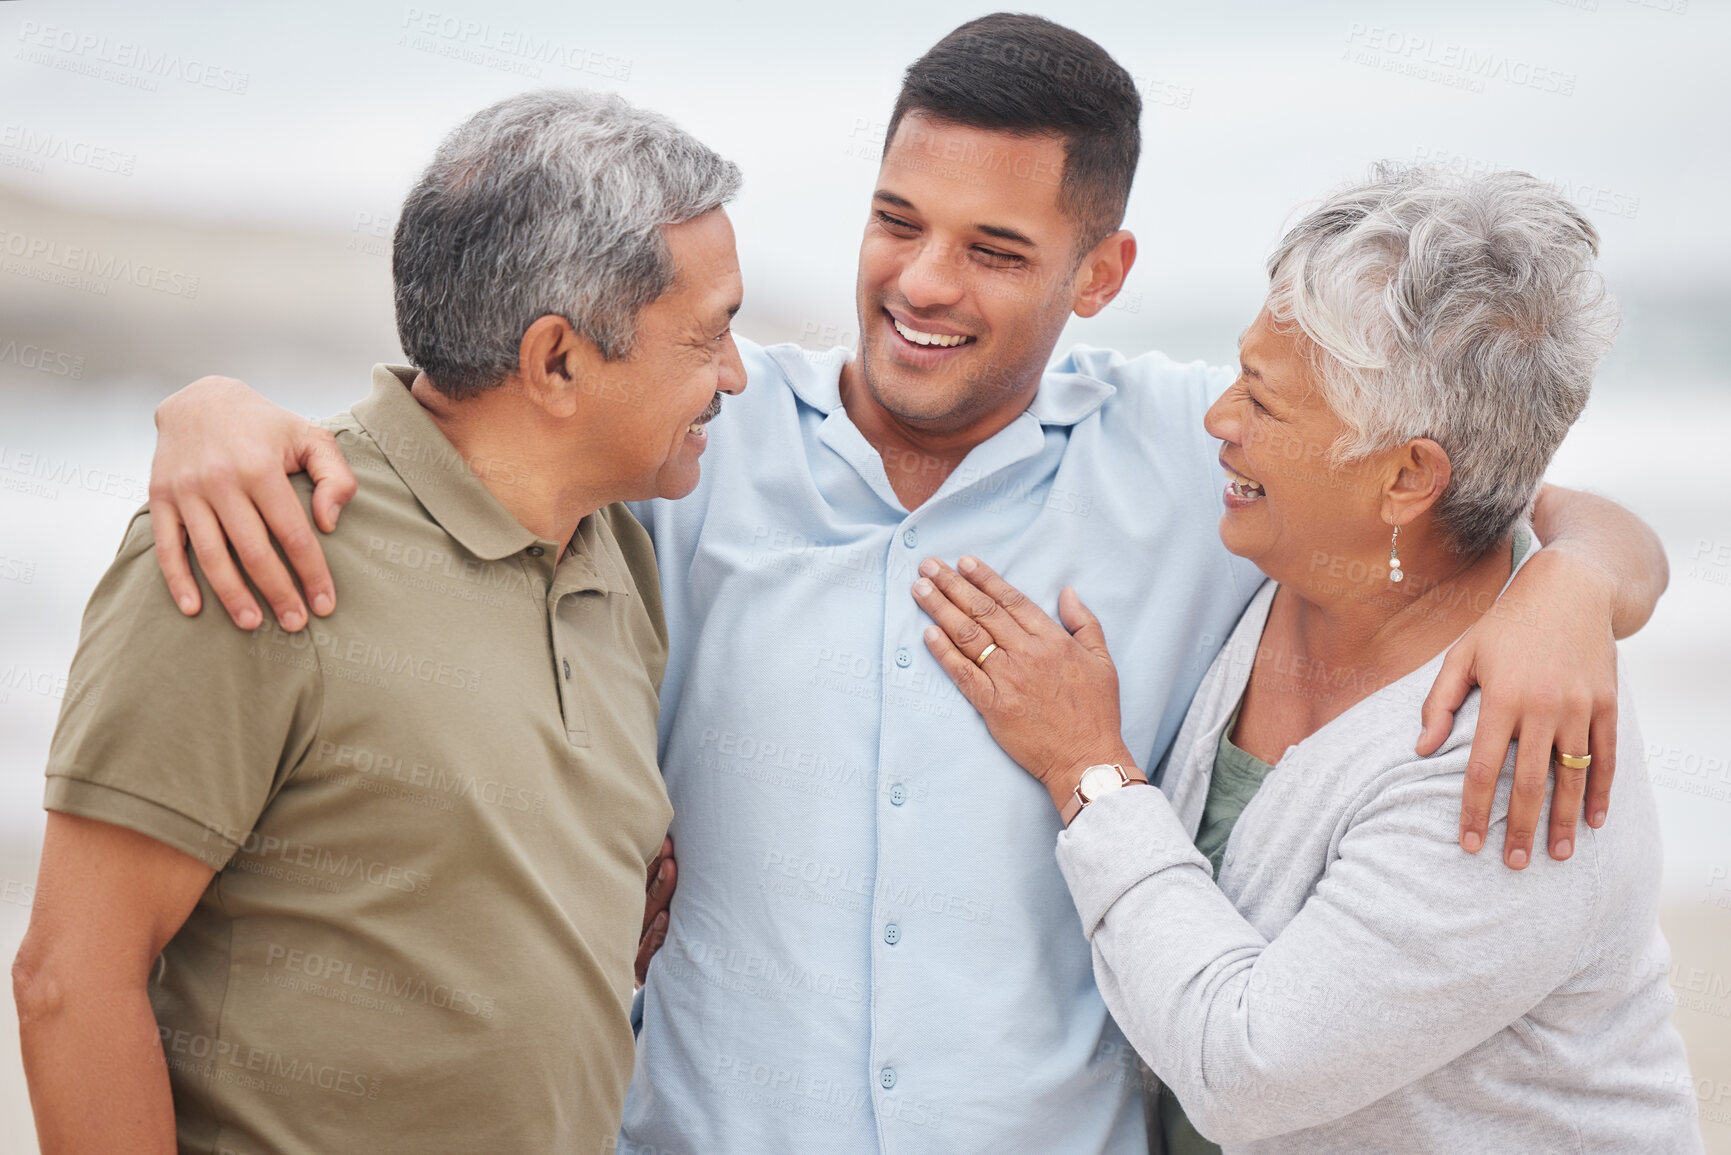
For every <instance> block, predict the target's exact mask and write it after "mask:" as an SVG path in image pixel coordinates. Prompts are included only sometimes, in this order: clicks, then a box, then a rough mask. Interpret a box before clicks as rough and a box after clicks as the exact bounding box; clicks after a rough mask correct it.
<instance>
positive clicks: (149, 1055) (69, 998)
mask: <svg viewBox="0 0 1731 1155" xmlns="http://www.w3.org/2000/svg"><path fill="white" fill-rule="evenodd" d="M18 1003H19V1024H18V1034H19V1043H20V1046H21V1049H22V1051H23V1055H24V1075H25V1078H26V1079H27V1080H28V1082H29V1085H30V1106H31V1110H32V1112H33V1114H34V1115H35V1118H36V1133H37V1139H38V1142H39V1143H40V1144H41V1149H42V1152H43V1155H72V1153H75V1152H76V1153H85V1152H98V1151H125V1152H128V1153H132V1152H137V1153H139V1155H174V1151H175V1129H174V1100H173V1097H172V1096H171V1094H170V1092H169V1085H168V1070H167V1067H166V1065H165V1063H164V1060H163V1052H162V1043H161V1040H160V1038H159V1036H158V1034H157V1026H156V1018H155V1016H154V1015H153V1014H152V1013H151V1009H150V1000H149V999H148V997H147V996H146V994H145V991H144V988H143V986H142V985H141V986H138V987H136V988H131V989H127V990H124V991H113V992H88V991H84V990H83V989H82V988H80V987H79V986H78V985H75V984H72V983H67V984H61V983H59V982H57V981H56V980H54V979H52V978H49V979H43V980H39V981H37V982H35V983H32V984H21V985H20V989H19V993H18Z"/></svg>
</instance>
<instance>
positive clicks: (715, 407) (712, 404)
mask: <svg viewBox="0 0 1731 1155" xmlns="http://www.w3.org/2000/svg"><path fill="white" fill-rule="evenodd" d="M720 412H721V394H720V393H717V394H716V395H715V396H713V397H711V398H710V399H709V406H708V408H706V409H704V411H703V412H702V413H701V414H699V415H698V418H697V421H696V422H694V424H698V425H703V424H707V423H708V422H710V421H713V420H715V418H716V415H717V414H719V413H720Z"/></svg>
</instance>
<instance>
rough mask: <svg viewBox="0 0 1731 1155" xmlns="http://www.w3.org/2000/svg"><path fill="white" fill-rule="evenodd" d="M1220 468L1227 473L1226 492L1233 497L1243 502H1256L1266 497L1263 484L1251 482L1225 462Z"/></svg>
mask: <svg viewBox="0 0 1731 1155" xmlns="http://www.w3.org/2000/svg"><path fill="white" fill-rule="evenodd" d="M1220 468H1222V469H1224V470H1225V471H1226V476H1227V478H1228V479H1229V480H1228V481H1227V483H1226V490H1227V492H1228V493H1230V494H1232V496H1234V497H1236V498H1238V499H1239V500H1241V501H1255V500H1256V499H1257V498H1259V497H1263V496H1265V491H1264V490H1263V488H1262V483H1261V482H1257V481H1252V480H1250V479H1249V478H1248V477H1246V476H1244V475H1243V474H1242V473H1239V472H1238V471H1237V470H1236V469H1233V468H1232V467H1231V466H1230V465H1227V464H1226V463H1225V462H1224V461H1222V462H1221V463H1220Z"/></svg>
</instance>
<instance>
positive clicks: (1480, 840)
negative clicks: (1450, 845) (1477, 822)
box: [1461, 830, 1485, 854]
mask: <svg viewBox="0 0 1731 1155" xmlns="http://www.w3.org/2000/svg"><path fill="white" fill-rule="evenodd" d="M1484 844H1485V839H1484V836H1483V835H1482V834H1480V833H1479V832H1478V831H1476V830H1469V831H1467V832H1466V833H1465V834H1463V835H1461V845H1462V846H1463V847H1465V848H1466V851H1467V853H1468V854H1477V853H1478V852H1479V848H1480V847H1482V846H1483V845H1484Z"/></svg>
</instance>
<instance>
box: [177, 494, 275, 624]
mask: <svg viewBox="0 0 1731 1155" xmlns="http://www.w3.org/2000/svg"><path fill="white" fill-rule="evenodd" d="M180 514H181V517H182V518H183V519H184V520H185V522H186V536H187V537H188V538H189V539H190V540H191V541H192V552H193V553H194V554H195V555H196V556H197V557H198V565H199V568H200V569H202V570H203V571H204V580H205V581H207V582H209V583H210V592H211V593H213V594H215V595H216V600H217V601H219V602H221V603H222V608H223V609H225V610H227V611H228V616H229V620H231V621H232V622H234V624H235V625H237V626H239V627H240V628H241V629H243V630H256V629H258V627H259V626H260V625H262V624H263V623H264V612H263V611H262V610H260V609H259V608H258V602H256V601H254V600H253V596H252V591H251V590H250V589H248V588H247V584H246V582H245V581H244V580H243V579H242V578H241V576H240V571H239V570H237V569H235V567H234V559H233V558H232V557H230V556H229V552H228V539H227V538H225V537H223V535H222V526H221V525H220V524H219V523H218V522H217V519H216V514H215V513H214V512H213V511H212V510H211V508H210V507H209V506H208V505H206V504H204V502H202V501H198V500H194V499H190V498H189V499H188V500H187V501H186V502H185V503H184V504H182V505H181V507H180Z"/></svg>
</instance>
